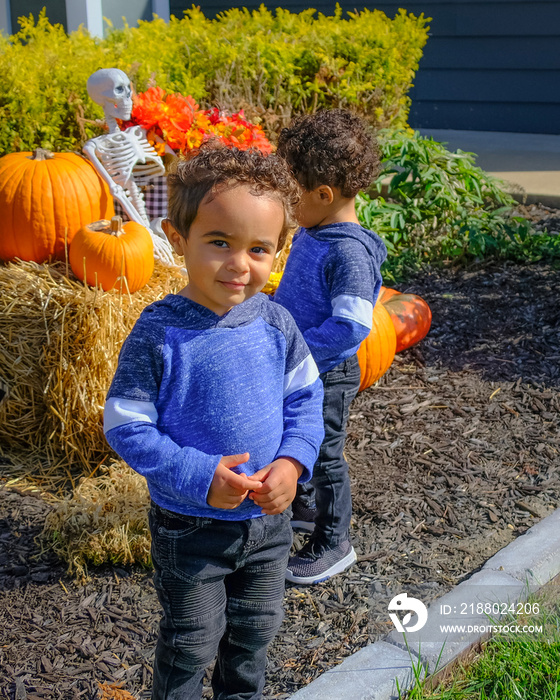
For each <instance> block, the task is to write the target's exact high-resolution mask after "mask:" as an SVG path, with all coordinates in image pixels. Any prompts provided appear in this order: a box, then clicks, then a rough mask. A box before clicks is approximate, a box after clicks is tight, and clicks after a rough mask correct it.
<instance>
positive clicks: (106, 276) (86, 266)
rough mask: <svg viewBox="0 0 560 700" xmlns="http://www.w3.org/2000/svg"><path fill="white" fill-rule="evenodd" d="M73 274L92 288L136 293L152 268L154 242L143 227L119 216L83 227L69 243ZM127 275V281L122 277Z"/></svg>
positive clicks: (146, 280) (146, 279)
mask: <svg viewBox="0 0 560 700" xmlns="http://www.w3.org/2000/svg"><path fill="white" fill-rule="evenodd" d="M68 257H69V260H70V265H71V267H72V271H73V273H74V274H75V275H76V277H78V279H81V280H82V282H84V281H85V282H87V283H88V284H89V285H91V286H92V287H95V286H100V287H101V288H102V289H104V290H105V291H109V290H110V289H113V288H114V287H117V288H120V289H122V291H126V290H127V289H128V291H130V292H136V291H138V290H139V289H141V288H142V287H143V286H144V285H145V284H146V283H147V282H148V280H149V279H150V277H151V276H152V273H153V271H154V244H153V243H152V237H151V235H150V232H149V231H148V229H147V228H146V227H145V226H142V225H141V224H137V223H136V222H134V221H128V222H127V223H126V224H124V226H123V223H122V219H121V217H120V216H114V217H113V218H112V219H111V221H107V220H106V219H103V220H101V221H96V222H95V223H93V224H89V225H88V226H84V227H83V228H81V229H80V230H79V231H78V232H77V233H76V235H75V236H74V240H73V241H72V244H71V246H70V251H69V256H68ZM125 277H126V283H125V282H124V278H125Z"/></svg>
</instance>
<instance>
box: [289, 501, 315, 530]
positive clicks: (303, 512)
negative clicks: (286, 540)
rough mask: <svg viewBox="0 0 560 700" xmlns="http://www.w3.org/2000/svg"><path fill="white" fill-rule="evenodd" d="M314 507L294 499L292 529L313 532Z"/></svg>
mask: <svg viewBox="0 0 560 700" xmlns="http://www.w3.org/2000/svg"><path fill="white" fill-rule="evenodd" d="M316 513H317V510H316V509H315V508H309V506H306V505H304V504H303V503H300V502H299V501H294V502H293V504H292V519H291V521H290V522H291V525H292V528H293V529H294V530H304V531H305V532H313V530H314V529H315V514H316Z"/></svg>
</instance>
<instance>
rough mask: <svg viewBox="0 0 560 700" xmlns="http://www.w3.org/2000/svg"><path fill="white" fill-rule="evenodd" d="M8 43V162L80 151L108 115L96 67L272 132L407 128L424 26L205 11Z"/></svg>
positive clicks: (4, 91)
mask: <svg viewBox="0 0 560 700" xmlns="http://www.w3.org/2000/svg"><path fill="white" fill-rule="evenodd" d="M19 21H20V26H21V30H20V31H19V33H18V34H15V35H14V36H11V37H9V38H6V37H0V75H2V81H0V154H4V153H7V152H10V151H13V150H31V149H33V148H36V147H38V146H41V147H43V148H51V149H55V150H64V149H66V150H68V149H79V148H80V147H81V145H82V143H83V141H84V140H85V139H87V138H89V137H91V136H94V135H96V134H98V133H100V126H99V124H96V123H95V120H96V119H100V118H101V117H102V116H103V114H102V111H101V108H100V107H98V106H97V105H94V104H93V103H92V102H91V100H90V99H89V97H88V95H87V92H86V81H87V78H88V77H89V75H91V73H93V72H94V71H95V70H97V69H98V68H110V67H116V68H121V69H122V70H124V71H125V72H126V73H127V74H128V75H129V76H130V77H131V79H132V80H133V82H134V83H135V86H136V89H137V90H138V91H143V90H145V89H146V88H147V87H149V85H150V84H156V85H159V86H161V87H162V88H164V89H166V90H168V91H174V92H181V93H183V94H191V95H192V96H193V97H194V98H195V99H196V100H198V101H199V103H200V104H201V106H203V107H209V106H214V105H218V106H220V107H221V108H223V109H228V110H234V111H237V110H238V109H240V108H245V110H246V114H247V116H248V117H249V118H253V119H255V118H258V117H261V118H263V120H264V121H265V126H266V127H268V130H269V132H274V131H277V130H278V128H279V127H280V126H282V125H283V124H285V123H286V121H287V120H289V119H290V117H291V116H292V115H293V114H294V113H300V112H306V111H312V110H314V109H317V108H318V107H335V106H337V107H338V106H341V107H350V108H353V109H355V110H357V111H359V112H361V113H362V114H363V115H364V116H366V117H368V119H369V120H370V121H371V122H372V123H373V124H375V125H376V126H381V127H384V126H389V125H391V126H404V125H405V124H406V119H407V114H408V106H409V100H408V98H407V92H408V90H409V88H410V86H411V84H412V80H413V78H414V74H415V71H416V69H417V67H418V62H419V60H420V57H421V56H422V48H423V46H424V44H425V43H426V39H427V31H428V28H427V26H426V22H427V20H426V19H425V18H424V17H423V16H422V15H421V16H420V17H414V16H413V15H410V14H407V13H406V12H405V11H404V10H400V11H399V13H398V14H397V15H396V17H395V18H394V19H389V18H388V17H387V16H386V15H385V14H384V13H383V12H380V11H377V10H375V11H369V10H364V11H363V12H358V13H348V14H347V16H346V17H343V15H342V11H341V10H340V8H338V7H337V10H336V12H335V14H334V15H333V16H325V15H322V14H317V13H316V12H315V10H311V9H310V10H305V11H304V12H301V13H299V14H295V13H290V12H288V11H287V10H282V9H278V10H276V11H275V12H274V13H272V12H270V11H269V10H267V9H266V8H265V7H264V6H261V7H260V9H259V10H256V11H253V12H249V11H248V10H246V9H232V10H229V11H227V12H225V13H223V14H221V15H219V16H218V17H217V18H216V19H212V20H211V19H208V18H206V17H205V16H204V14H203V13H202V12H201V11H200V10H199V9H197V8H195V7H193V9H191V10H188V11H187V12H185V15H184V17H183V18H181V19H177V18H172V20H171V22H169V23H165V22H163V20H161V19H157V18H156V19H155V20H153V21H151V22H140V23H139V26H138V27H134V28H133V27H125V28H124V29H113V28H110V30H109V32H108V36H107V38H105V39H97V38H94V37H91V36H90V35H89V34H88V33H87V32H85V31H77V32H73V33H71V34H70V35H66V34H65V32H64V30H63V28H62V27H61V26H60V25H55V26H53V25H51V24H50V23H49V21H48V19H47V18H46V17H45V14H44V13H42V14H41V15H40V16H39V17H38V18H37V20H36V21H35V20H33V18H32V17H28V18H21V19H20V20H19Z"/></svg>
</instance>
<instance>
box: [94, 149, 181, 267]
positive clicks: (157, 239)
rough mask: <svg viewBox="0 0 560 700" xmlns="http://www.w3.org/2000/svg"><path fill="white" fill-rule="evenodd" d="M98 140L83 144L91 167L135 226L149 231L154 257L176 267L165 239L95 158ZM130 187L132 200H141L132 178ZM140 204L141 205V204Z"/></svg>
mask: <svg viewBox="0 0 560 700" xmlns="http://www.w3.org/2000/svg"><path fill="white" fill-rule="evenodd" d="M99 138H103V136H101V137H96V138H93V139H89V141H87V142H86V143H85V144H84V147H83V151H84V153H85V155H86V156H87V158H88V159H89V160H90V162H91V163H92V165H93V167H94V168H95V169H96V171H97V172H98V174H99V176H100V177H101V178H102V179H103V180H105V182H106V183H107V185H108V186H109V191H110V193H111V195H112V196H113V197H114V198H115V199H116V200H117V202H119V204H120V205H121V206H122V208H123V209H124V211H125V212H126V213H127V215H128V216H129V218H130V219H131V220H132V221H135V222H136V223H137V224H141V225H142V226H145V227H146V228H147V229H148V231H150V235H151V237H152V242H153V245H154V257H155V258H156V259H158V260H160V261H161V262H162V263H163V264H164V265H168V266H171V267H174V266H175V265H176V262H175V260H174V258H173V254H172V249H171V246H170V244H169V242H168V241H167V239H165V238H162V237H161V235H159V234H158V233H154V232H153V231H152V230H151V227H150V222H149V220H148V217H147V215H146V213H145V211H144V212H143V214H144V215H142V213H141V212H139V211H138V209H137V208H136V207H135V206H134V205H133V203H132V202H131V201H130V199H129V198H128V196H127V193H126V190H125V189H124V188H123V187H122V186H121V185H119V184H118V183H117V182H115V180H114V179H113V178H112V177H111V175H110V174H109V173H108V171H107V169H106V168H105V166H104V165H103V163H102V161H101V160H100V159H99V158H98V157H97V151H98V149H97V144H96V142H97V140H98V139H99ZM130 186H131V189H132V190H134V195H135V197H134V198H135V199H138V197H140V198H141V197H142V195H141V193H140V192H139V191H137V190H138V188H137V186H136V183H135V182H134V179H133V178H131V179H130ZM141 203H142V204H143V202H141ZM142 208H143V207H142Z"/></svg>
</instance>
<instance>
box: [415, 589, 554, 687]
mask: <svg viewBox="0 0 560 700" xmlns="http://www.w3.org/2000/svg"><path fill="white" fill-rule="evenodd" d="M532 600H536V601H537V602H538V603H539V605H540V614H539V615H536V616H531V617H523V618H521V617H520V618H517V619H515V620H513V621H512V622H513V623H515V624H517V625H520V626H522V625H533V626H542V632H533V633H519V634H506V635H498V636H495V637H493V638H492V639H490V641H489V642H488V643H487V644H486V645H485V647H484V648H483V651H482V653H481V654H480V655H479V656H478V657H477V658H476V659H475V660H474V661H473V662H472V663H470V664H469V665H466V666H461V665H459V666H458V667H457V669H456V670H455V671H454V673H453V675H452V677H451V679H450V680H447V681H445V682H443V683H442V684H441V685H439V686H437V687H436V688H435V689H434V690H430V689H429V684H428V683H427V682H426V681H420V682H418V683H417V685H416V687H415V688H414V689H413V690H412V691H410V692H409V694H408V695H405V696H403V697H405V698H406V700H560V601H559V600H558V599H556V601H550V600H548V599H547V598H546V597H545V598H539V599H532ZM501 624H507V623H506V622H503V623H501Z"/></svg>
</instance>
